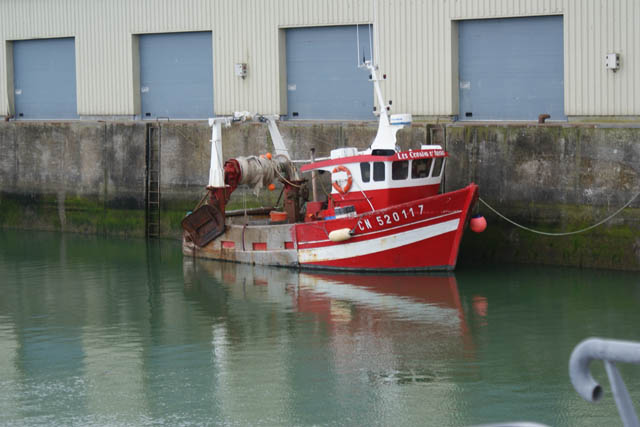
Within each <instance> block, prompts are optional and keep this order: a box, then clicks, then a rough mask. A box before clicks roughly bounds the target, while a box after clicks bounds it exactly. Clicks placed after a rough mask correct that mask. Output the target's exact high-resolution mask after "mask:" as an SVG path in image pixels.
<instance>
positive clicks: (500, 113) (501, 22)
mask: <svg viewBox="0 0 640 427" xmlns="http://www.w3.org/2000/svg"><path fill="white" fill-rule="evenodd" d="M458 36H459V43H460V46H459V47H460V58H459V59H460V62H459V67H460V68H459V71H460V82H459V84H460V86H459V88H460V91H459V93H460V113H459V118H460V120H537V119H538V116H539V115H540V114H549V115H550V116H551V119H550V120H566V116H565V115H564V81H563V78H564V77H563V75H564V68H563V64H564V61H563V58H564V56H563V36H562V17H561V16H540V17H527V18H505V19H482V20H470V21H460V22H459V27H458Z"/></svg>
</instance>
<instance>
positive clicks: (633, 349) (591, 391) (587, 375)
mask: <svg viewBox="0 0 640 427" xmlns="http://www.w3.org/2000/svg"><path fill="white" fill-rule="evenodd" d="M594 360H602V361H603V362H604V367H605V370H606V372H607V376H608V377H609V384H610V385H611V391H612V392H613V398H614V400H615V402H616V406H617V407H618V413H619V414H620V418H621V419H622V422H623V424H624V425H625V427H630V426H640V423H638V416H637V415H636V411H635V409H634V407H633V403H632V402H631V397H630V396H629V392H628V390H627V387H626V386H625V384H624V381H623V380H622V376H621V375H620V372H619V371H618V368H617V367H616V363H633V364H640V343H637V342H630V341H617V340H605V339H601V338H588V339H586V340H584V341H582V342H581V343H580V344H578V345H577V346H576V347H575V348H574V350H573V352H572V353H571V358H570V359H569V376H570V378H571V383H572V384H573V387H574V388H575V389H576V391H577V392H578V394H579V395H580V396H582V398H583V399H585V400H586V401H587V402H597V401H598V400H600V399H601V398H602V395H603V389H602V386H601V385H600V384H599V383H598V382H597V381H596V380H594V379H593V377H592V376H591V372H590V370H589V365H590V364H591V362H592V361H594Z"/></svg>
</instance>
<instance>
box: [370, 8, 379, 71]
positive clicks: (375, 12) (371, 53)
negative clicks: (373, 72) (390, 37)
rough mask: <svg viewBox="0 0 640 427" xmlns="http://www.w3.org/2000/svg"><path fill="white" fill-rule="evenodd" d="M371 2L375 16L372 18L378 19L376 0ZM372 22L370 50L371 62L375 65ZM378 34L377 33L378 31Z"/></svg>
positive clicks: (373, 20) (373, 19)
mask: <svg viewBox="0 0 640 427" xmlns="http://www.w3.org/2000/svg"><path fill="white" fill-rule="evenodd" d="M371 4H372V5H373V18H372V19H371V21H372V22H375V21H376V14H377V9H376V0H371ZM371 27H372V24H371V23H369V50H370V56H371V57H370V58H369V59H370V60H371V63H372V64H374V65H375V63H376V61H375V60H374V57H373V34H372V33H373V29H372V28H371ZM376 35H377V33H376Z"/></svg>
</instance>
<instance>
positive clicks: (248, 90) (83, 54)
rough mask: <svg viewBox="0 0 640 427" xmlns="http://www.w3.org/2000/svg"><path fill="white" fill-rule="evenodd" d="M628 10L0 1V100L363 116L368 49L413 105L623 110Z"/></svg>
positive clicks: (367, 111)
mask: <svg viewBox="0 0 640 427" xmlns="http://www.w3.org/2000/svg"><path fill="white" fill-rule="evenodd" d="M637 22H640V2H638V1H637V0H428V1H427V0H183V1H180V2H176V1H172V0H136V1H133V0H110V1H108V2H105V1H101V0H29V1H24V0H0V115H2V116H5V117H6V118H7V119H15V120H29V119H35V120H69V119H71V120H74V119H78V120H82V119H89V120H91V119H114V118H115V119H123V118H126V119H131V120H145V119H151V120H154V119H202V118H206V117H210V116H212V115H227V114H231V113H233V112H234V111H245V110H248V111H253V112H259V113H262V114H278V115H281V116H283V117H284V118H286V119H289V120H374V119H375V116H374V112H373V110H374V108H380V106H375V104H374V94H373V89H372V85H371V84H370V83H369V82H368V73H367V72H366V71H363V70H362V69H359V68H358V62H360V61H362V60H363V59H365V60H369V59H371V55H372V54H373V55H374V58H373V59H374V61H375V62H376V63H377V64H379V67H380V71H381V73H384V74H386V75H387V76H388V79H387V81H386V82H384V83H383V91H384V94H385V97H386V98H388V100H389V101H390V104H391V105H390V107H391V109H392V111H394V112H406V113H411V114H413V115H414V117H416V118H425V119H436V118H437V119H453V120H461V121H464V120H468V121H478V120H480V121H484V120H487V121H531V120H536V119H537V117H538V116H539V115H540V114H548V115H549V116H550V120H557V121H567V120H569V121H571V120H582V119H595V120H599V119H606V120H610V119H611V118H612V117H613V118H616V119H623V120H624V119H631V120H636V119H638V117H639V116H640V83H637V79H636V78H635V77H636V76H637V75H639V74H638V73H639V72H640V58H639V57H640V55H638V53H637V52H638V49H637V46H639V45H640V31H639V30H637V29H636V23H637ZM633 46H636V48H635V49H634V48H633ZM372 47H375V49H372Z"/></svg>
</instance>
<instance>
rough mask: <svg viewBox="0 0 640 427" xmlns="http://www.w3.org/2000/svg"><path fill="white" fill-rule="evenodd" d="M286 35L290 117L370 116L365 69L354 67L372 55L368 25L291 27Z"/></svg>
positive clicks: (369, 87)
mask: <svg viewBox="0 0 640 427" xmlns="http://www.w3.org/2000/svg"><path fill="white" fill-rule="evenodd" d="M358 34H359V38H360V49H359V51H358V37H357V35H358ZM286 37H287V46H286V52H287V53H286V55H287V110H288V111H287V116H288V118H289V119H329V120H373V119H375V117H374V115H373V85H372V84H371V82H370V81H369V72H368V71H367V70H365V69H362V68H358V60H360V61H362V57H363V55H364V57H365V58H366V59H370V56H371V55H370V48H369V46H370V43H369V40H370V37H369V26H367V25H361V26H358V31H357V32H356V26H355V25H353V26H337V27H311V28H291V29H288V30H287V34H286Z"/></svg>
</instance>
